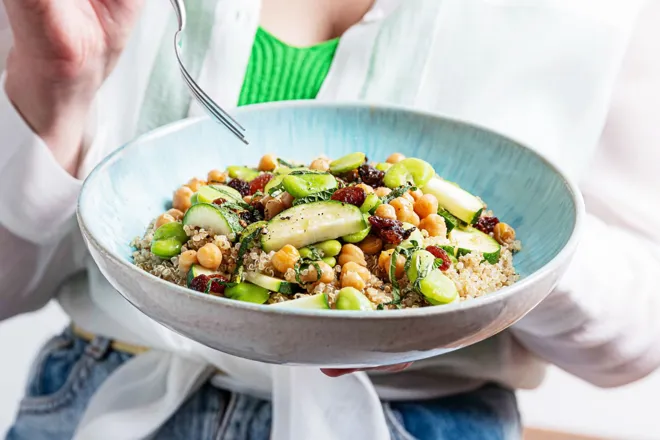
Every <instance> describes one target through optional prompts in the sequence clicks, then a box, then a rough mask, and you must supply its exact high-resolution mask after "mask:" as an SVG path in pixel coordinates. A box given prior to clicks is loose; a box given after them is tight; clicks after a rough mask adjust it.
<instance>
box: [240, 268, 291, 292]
mask: <svg viewBox="0 0 660 440" xmlns="http://www.w3.org/2000/svg"><path fill="white" fill-rule="evenodd" d="M245 281H249V282H250V283H252V284H256V285H257V286H261V287H263V288H264V289H268V290H270V291H271V292H279V293H283V294H284V295H292V294H294V293H296V291H297V290H298V289H297V285H296V284H293V283H289V282H287V281H284V280H281V279H279V278H275V277H271V276H268V275H264V274H262V273H258V272H246V273H245Z"/></svg>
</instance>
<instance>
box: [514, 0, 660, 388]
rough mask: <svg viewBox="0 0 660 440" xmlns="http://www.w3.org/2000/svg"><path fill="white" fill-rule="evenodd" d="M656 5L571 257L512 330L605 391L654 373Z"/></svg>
mask: <svg viewBox="0 0 660 440" xmlns="http://www.w3.org/2000/svg"><path fill="white" fill-rule="evenodd" d="M659 18H660V1H657V0H654V1H651V2H649V3H648V4H647V6H646V9H645V10H644V13H643V14H642V16H641V18H640V21H639V22H638V27H637V31H636V32H635V34H634V37H633V39H632V44H631V46H630V47H629V51H628V54H627V57H626V59H625V61H624V64H623V69H622V72H621V74H620V77H619V80H618V83H617V86H616V88H615V90H614V94H613V98H612V105H611V111H610V114H609V117H608V121H607V124H606V128H605V130H604V132H603V136H602V139H601V142H600V146H599V149H598V151H597V153H596V156H595V159H594V160H593V162H592V165H591V168H590V170H589V173H588V175H587V177H586V179H585V180H584V182H583V184H582V190H583V193H584V196H585V202H586V207H587V213H588V215H587V218H586V222H585V225H584V233H583V237H582V241H581V244H580V246H579V247H578V250H577V253H576V255H575V258H574V260H573V262H572V264H571V266H570V267H569V269H568V271H567V273H566V275H565V276H564V277H563V279H562V280H561V281H560V283H559V285H558V286H557V288H556V289H555V290H554V291H553V292H552V293H551V294H550V296H549V297H548V298H547V299H546V300H545V301H544V302H542V303H541V304H540V305H539V306H538V307H537V308H536V309H534V310H533V311H532V312H530V313H529V314H528V315H527V316H526V317H525V318H523V319H522V320H521V321H520V322H519V323H517V324H516V325H515V326H514V327H513V328H512V331H513V332H514V334H515V335H516V337H517V338H518V339H519V341H520V342H521V343H522V344H523V345H524V346H525V347H526V348H528V349H529V350H531V351H532V352H534V353H535V354H537V355H538V356H540V357H542V358H544V359H546V360H548V361H549V362H552V363H553V364H556V365H557V366H559V367H560V368H562V369H564V370H566V371H568V372H570V373H572V374H574V375H576V376H578V377H581V378H583V379H585V380H587V381H589V382H591V383H593V384H596V385H598V386H603V387H610V386H619V385H623V384H626V383H629V382H632V381H635V380H637V379H640V378H642V377H644V376H646V375H647V374H649V373H651V372H652V371H654V370H655V369H656V368H657V367H658V366H659V365H660V345H659V344H658V341H659V340H660V292H659V290H660V210H659V208H658V206H657V201H658V200H660V173H658V168H657V167H658V164H659V163H660V148H658V147H659V146H660V126H659V125H658V122H657V116H658V115H660V60H658V58H657V57H652V56H650V54H653V53H659V52H660V28H658V27H657V26H656V23H657V20H658V19H659Z"/></svg>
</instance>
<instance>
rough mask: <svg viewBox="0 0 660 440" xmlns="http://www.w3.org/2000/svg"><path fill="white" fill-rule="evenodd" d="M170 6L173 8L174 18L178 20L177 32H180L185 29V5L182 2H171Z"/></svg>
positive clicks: (177, 0)
mask: <svg viewBox="0 0 660 440" xmlns="http://www.w3.org/2000/svg"><path fill="white" fill-rule="evenodd" d="M171 1H172V6H174V12H175V13H176V18H177V20H179V31H182V30H183V29H184V28H185V27H186V5H185V4H184V3H183V0H171Z"/></svg>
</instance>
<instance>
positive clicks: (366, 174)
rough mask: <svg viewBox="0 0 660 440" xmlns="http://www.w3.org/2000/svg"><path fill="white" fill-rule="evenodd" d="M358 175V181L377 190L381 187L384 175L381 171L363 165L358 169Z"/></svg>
mask: <svg viewBox="0 0 660 440" xmlns="http://www.w3.org/2000/svg"><path fill="white" fill-rule="evenodd" d="M358 173H359V174H360V179H362V182H364V183H366V184H367V185H369V186H373V187H374V188H378V187H379V186H383V177H384V176H385V173H384V172H383V171H380V170H377V169H376V168H374V167H372V166H371V165H369V164H366V163H365V164H364V165H362V166H360V168H358Z"/></svg>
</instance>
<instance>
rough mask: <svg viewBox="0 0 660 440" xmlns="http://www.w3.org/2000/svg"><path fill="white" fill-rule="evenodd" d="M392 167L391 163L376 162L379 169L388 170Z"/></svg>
mask: <svg viewBox="0 0 660 440" xmlns="http://www.w3.org/2000/svg"><path fill="white" fill-rule="evenodd" d="M390 168H392V164H391V163H387V162H380V163H377V164H376V169H377V170H378V171H387V170H389V169H390Z"/></svg>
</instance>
